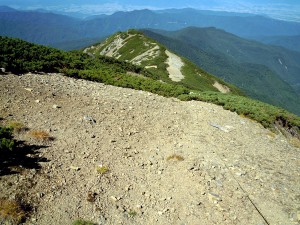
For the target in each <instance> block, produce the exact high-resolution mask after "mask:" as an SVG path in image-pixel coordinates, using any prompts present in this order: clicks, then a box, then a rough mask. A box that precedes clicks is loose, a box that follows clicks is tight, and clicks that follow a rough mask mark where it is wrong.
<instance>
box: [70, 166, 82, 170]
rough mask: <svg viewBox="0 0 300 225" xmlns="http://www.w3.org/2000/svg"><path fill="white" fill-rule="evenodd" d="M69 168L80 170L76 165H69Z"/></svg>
mask: <svg viewBox="0 0 300 225" xmlns="http://www.w3.org/2000/svg"><path fill="white" fill-rule="evenodd" d="M70 169H72V170H75V171H78V170H80V167H78V166H70Z"/></svg>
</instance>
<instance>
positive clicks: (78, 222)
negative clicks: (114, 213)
mask: <svg viewBox="0 0 300 225" xmlns="http://www.w3.org/2000/svg"><path fill="white" fill-rule="evenodd" d="M72 225H96V223H93V222H90V221H86V220H82V219H78V220H75V221H74V222H73V223H72Z"/></svg>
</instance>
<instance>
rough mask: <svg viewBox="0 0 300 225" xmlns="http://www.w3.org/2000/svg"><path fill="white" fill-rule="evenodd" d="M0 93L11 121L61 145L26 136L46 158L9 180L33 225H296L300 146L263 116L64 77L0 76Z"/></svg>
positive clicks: (2, 179) (1, 183)
mask: <svg viewBox="0 0 300 225" xmlns="http://www.w3.org/2000/svg"><path fill="white" fill-rule="evenodd" d="M0 87H1V88H0V99H1V100H0V115H1V116H2V117H3V118H4V120H3V121H2V122H3V123H6V122H7V121H8V120H17V121H20V122H22V123H24V124H25V125H26V126H27V127H28V128H29V129H30V130H44V131H47V132H49V133H50V135H51V136H52V137H54V138H55V140H53V141H38V140H35V139H33V138H32V137H30V135H29V133H28V132H24V133H21V134H19V135H17V138H18V139H20V140H25V141H26V142H27V143H28V144H29V145H37V146H44V147H43V148H39V149H37V150H36V153H35V154H32V155H29V156H28V157H35V158H37V160H39V159H42V158H44V159H47V160H40V161H41V162H39V164H40V165H41V168H40V169H26V170H21V173H19V174H9V175H5V176H0V190H2V191H1V192H0V197H9V198H15V197H16V195H18V194H20V193H22V195H23V196H24V198H25V199H26V200H27V201H29V202H30V203H31V204H32V205H33V206H34V207H35V209H36V210H34V211H33V213H32V215H31V217H30V218H29V219H28V220H27V221H26V224H36V225H48V224H71V223H72V221H74V220H75V219H77V218H83V219H86V220H91V221H94V222H96V223H98V224H149V225H150V224H178V225H181V224H193V225H194V224H228V225H229V224H230V225H233V224H254V225H261V224H274V225H275V224H282V225H288V224H299V221H300V176H299V175H300V169H299V168H300V160H299V159H300V150H299V149H297V148H295V147H292V146H291V145H290V144H289V143H288V142H287V140H286V139H285V138H284V137H283V136H280V135H274V134H273V133H271V132H270V131H268V130H266V129H264V128H262V126H261V125H259V124H257V123H255V122H254V121H251V120H248V119H245V118H242V117H240V116H238V115H237V114H235V113H232V112H229V111H225V110H223V109H222V108H221V107H219V106H216V105H213V104H208V103H203V102H194V101H192V102H180V101H178V100H176V99H173V98H164V97H161V96H157V95H154V94H151V93H147V92H142V91H135V90H130V89H122V88H117V87H112V86H106V85H103V84H99V83H93V82H89V81H83V80H75V79H71V78H67V77H63V76H61V75H58V74H53V75H34V74H29V75H24V76H15V75H5V76H0ZM25 88H26V89H25ZM30 89H31V90H30ZM91 120H92V121H91ZM174 154H175V155H178V156H181V157H183V159H184V160H183V161H180V160H176V159H171V160H168V159H167V158H168V157H170V156H172V155H174ZM42 161H45V162H42ZM99 165H103V166H105V167H107V168H108V169H109V170H108V172H106V173H104V174H101V173H98V172H97V170H96V168H97V167H98V166H99Z"/></svg>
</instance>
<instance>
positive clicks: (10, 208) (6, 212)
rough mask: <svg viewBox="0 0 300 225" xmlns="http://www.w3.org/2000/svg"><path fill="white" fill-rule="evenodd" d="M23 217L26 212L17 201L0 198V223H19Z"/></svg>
mask: <svg viewBox="0 0 300 225" xmlns="http://www.w3.org/2000/svg"><path fill="white" fill-rule="evenodd" d="M25 218H26V212H25V210H24V209H23V208H22V205H21V204H20V203H19V202H17V201H14V200H7V199H3V198H0V224H2V222H4V224H19V223H21V222H23V221H24V220H25Z"/></svg>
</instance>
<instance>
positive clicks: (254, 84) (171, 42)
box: [143, 27, 300, 114]
mask: <svg viewBox="0 0 300 225" xmlns="http://www.w3.org/2000/svg"><path fill="white" fill-rule="evenodd" d="M190 30H192V31H193V32H189V31H190ZM186 31H188V32H186ZM211 31H212V32H213V33H215V35H211V36H209V35H207V33H208V34H209V33H211ZM143 32H144V33H145V34H146V35H147V36H149V37H151V38H153V39H155V40H157V41H158V42H161V43H163V44H164V45H166V46H167V47H168V48H170V49H172V50H173V51H175V52H176V53H178V54H180V55H183V56H184V57H186V58H188V59H189V60H191V61H192V62H194V63H195V64H197V65H198V66H200V67H201V68H203V69H205V70H206V71H208V72H210V73H212V74H214V75H216V76H218V77H220V78H222V79H223V80H225V81H227V82H229V83H233V84H235V85H237V86H238V87H240V88H241V89H242V90H243V91H244V92H245V93H247V94H248V95H250V96H251V97H254V98H256V99H259V100H262V101H266V102H268V103H271V104H275V105H280V106H282V107H288V108H289V110H292V111H293V112H295V113H297V114H299V112H300V108H299V107H298V105H299V104H300V103H299V93H297V92H296V91H298V92H299V90H298V89H297V86H296V84H297V83H298V82H297V79H300V77H299V76H297V73H296V72H293V73H290V75H291V77H292V78H293V79H290V80H289V82H287V81H284V80H283V77H284V76H283V75H281V76H279V75H278V74H277V73H276V72H275V71H276V68H277V72H280V71H281V70H282V68H278V65H276V67H275V68H273V67H271V68H270V67H269V65H271V66H272V65H273V64H280V62H281V63H282V64H283V63H289V65H290V64H291V65H294V68H297V66H298V64H297V63H296V61H297V60H296V61H295V58H294V57H293V56H294V55H293V54H298V53H294V52H293V54H289V52H288V53H287V52H286V51H287V50H284V51H283V52H281V49H280V48H279V49H278V48H277V47H272V46H266V45H262V44H260V43H258V42H253V41H250V40H244V39H241V38H239V37H236V36H233V35H232V34H230V33H227V32H224V31H221V30H218V29H216V28H194V27H193V28H185V29H183V30H179V31H159V30H152V31H149V30H143ZM153 32H154V33H153ZM180 35H182V36H180ZM224 35H225V37H224ZM226 36H229V38H228V37H226ZM231 37H233V38H231ZM226 41H227V43H226ZM239 42H241V44H240V46H238V45H236V43H239ZM252 43H254V44H252ZM243 46H246V48H245V47H243ZM247 46H250V47H249V48H248V47H247ZM256 46H257V47H256ZM259 46H261V47H259ZM256 48H257V51H258V50H260V54H261V55H259V57H257V56H256V54H257V53H255V54H254V56H251V54H253V53H252V52H251V51H254V50H253V49H256ZM229 49H230V50H233V51H232V53H230V51H229ZM249 50H250V54H249V53H247V52H249ZM228 51H229V52H228ZM276 51H277V53H276V54H279V56H278V57H277V58H276V57H275V58H273V57H274V55H273V52H276ZM264 52H265V53H264ZM285 52H286V53H285ZM229 54H232V55H233V56H230V57H229ZM236 54H238V56H236ZM276 54H275V55H276ZM288 54H289V55H288ZM244 55H245V57H244ZM299 56H300V54H298V58H299V59H300V57H299ZM243 57H244V58H243ZM249 57H250V59H251V60H248V58H249ZM259 59H261V60H259ZM278 59H281V60H282V59H286V61H284V60H282V61H281V60H278ZM268 61H269V64H268V63H267V62H268ZM270 62H271V64H270ZM272 63H273V64H272ZM282 64H281V65H279V67H280V66H281V67H282V66H283V65H282ZM283 69H284V70H285V68H283ZM298 71H299V69H298ZM285 73H286V71H285ZM285 79H287V77H285ZM291 85H293V88H292V86H291ZM274 96H276V97H275V98H274ZM291 99H293V100H292V102H291Z"/></svg>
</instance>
